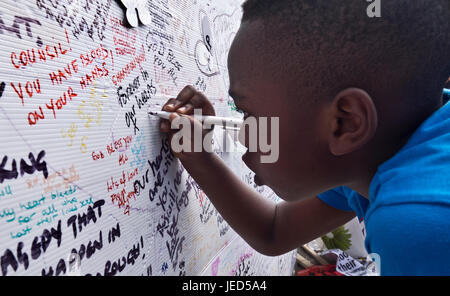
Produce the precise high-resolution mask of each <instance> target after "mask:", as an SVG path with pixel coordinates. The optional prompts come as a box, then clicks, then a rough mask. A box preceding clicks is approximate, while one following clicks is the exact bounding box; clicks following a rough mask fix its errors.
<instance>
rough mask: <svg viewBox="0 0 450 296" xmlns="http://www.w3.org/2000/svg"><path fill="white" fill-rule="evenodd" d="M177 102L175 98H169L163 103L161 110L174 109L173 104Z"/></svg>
mask: <svg viewBox="0 0 450 296" xmlns="http://www.w3.org/2000/svg"><path fill="white" fill-rule="evenodd" d="M176 103H177V100H176V99H169V100H168V101H167V102H166V103H165V104H164V106H163V107H162V110H163V111H168V112H171V111H175V110H174V109H175V104H176Z"/></svg>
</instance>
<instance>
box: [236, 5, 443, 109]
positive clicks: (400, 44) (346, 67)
mask: <svg viewBox="0 0 450 296" xmlns="http://www.w3.org/2000/svg"><path fill="white" fill-rule="evenodd" d="M369 5H370V2H367V1H365V0H345V1H342V0H247V1H246V2H245V3H244V4H243V18H242V21H243V22H251V21H255V20H262V23H263V24H264V28H265V29H264V30H265V31H266V34H265V35H266V36H270V39H272V40H273V41H275V43H273V44H280V45H279V46H281V47H282V48H278V49H276V50H274V52H275V51H276V52H284V53H285V55H290V56H291V64H292V59H294V60H295V56H296V55H299V54H298V53H299V52H301V51H309V52H314V56H315V59H316V60H311V61H308V62H305V60H299V61H298V62H299V63H301V64H302V65H304V67H302V71H305V70H306V71H308V72H310V73H311V79H317V80H318V79H320V81H321V82H322V83H323V84H326V85H328V86H330V88H333V90H334V91H339V90H340V89H343V88H345V87H349V86H357V87H362V88H364V89H366V90H368V91H371V90H372V89H374V88H378V89H380V86H381V88H383V87H384V88H386V89H387V88H389V87H392V85H395V84H396V83H397V85H400V86H402V87H403V88H405V89H410V90H411V94H414V95H415V96H416V97H417V99H418V100H419V101H421V102H418V103H417V105H418V107H419V105H423V104H426V100H425V102H424V100H423V98H424V97H430V96H435V94H436V91H437V90H438V89H440V90H442V87H443V86H444V83H445V81H446V80H447V78H448V77H449V75H450V29H449V19H450V1H449V0H433V1H430V0H381V8H382V9H381V17H380V18H377V17H374V18H370V17H369V16H368V15H367V9H368V6H369ZM279 30H281V31H279ZM266 38H267V37H266ZM319 59H322V60H319ZM308 63H309V66H308V65H306V64H308ZM321 63H326V64H327V65H329V67H328V69H324V70H323V71H320V73H316V74H313V72H314V70H313V68H315V67H316V66H317V65H318V64H321ZM286 66H287V65H285V66H284V67H280V68H283V69H288V67H286ZM297 68H299V67H297ZM291 70H292V71H295V67H294V68H292V69H291ZM283 72H284V73H285V72H286V70H283ZM399 73H400V74H399ZM405 74H406V77H407V78H405V80H408V81H401V78H399V77H401V76H402V75H405ZM317 75H320V77H317ZM409 75H411V76H409ZM414 75H415V76H414ZM411 77H415V78H411ZM375 85H376V87H375ZM399 93H404V92H403V91H402V90H399ZM330 95H331V93H330ZM405 95H409V94H405Z"/></svg>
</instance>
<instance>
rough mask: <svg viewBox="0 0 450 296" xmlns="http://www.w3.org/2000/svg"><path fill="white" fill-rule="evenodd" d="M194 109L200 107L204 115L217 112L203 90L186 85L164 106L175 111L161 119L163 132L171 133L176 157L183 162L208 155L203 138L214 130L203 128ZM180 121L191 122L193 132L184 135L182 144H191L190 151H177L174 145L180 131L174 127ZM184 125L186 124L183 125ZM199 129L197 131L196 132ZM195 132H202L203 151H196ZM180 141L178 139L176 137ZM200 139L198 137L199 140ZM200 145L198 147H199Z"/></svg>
mask: <svg viewBox="0 0 450 296" xmlns="http://www.w3.org/2000/svg"><path fill="white" fill-rule="evenodd" d="M194 109H200V110H201V111H202V115H203V116H215V115H216V113H215V111H214V107H213V106H212V104H211V102H210V101H209V100H208V99H207V98H206V96H205V95H203V94H202V93H201V92H199V91H197V90H196V89H195V88H194V87H193V86H190V85H188V86H186V87H185V88H183V90H182V91H181V92H180V93H179V94H178V96H177V98H176V99H170V100H168V101H167V103H166V104H164V106H163V107H162V110H163V111H167V112H175V113H174V114H172V115H171V116H170V118H169V120H167V119H161V124H160V130H161V132H163V133H168V134H169V143H170V146H171V148H172V152H173V154H174V155H175V157H177V158H179V159H180V160H181V161H182V162H185V161H191V160H192V161H196V160H200V159H201V158H203V157H205V156H207V155H208V154H209V153H208V151H206V150H205V147H204V146H203V139H204V137H205V136H206V135H207V134H208V133H209V132H211V131H212V129H213V127H211V128H210V129H207V130H206V129H203V126H202V123H201V122H200V121H199V120H197V119H195V118H194V116H193V115H194ZM180 117H184V118H185V119H184V121H181V120H180V119H181V118H180ZM177 121H178V122H183V124H184V123H187V122H189V123H190V126H191V133H190V138H186V137H183V138H182V139H181V141H180V142H179V143H180V144H182V145H183V147H186V146H190V150H189V151H184V150H183V151H181V152H176V151H174V150H176V149H174V147H173V146H172V139H173V137H174V135H175V134H176V133H178V132H179V129H176V128H174V125H176V123H177ZM183 127H184V126H183ZM196 131H197V132H196ZM195 134H201V135H202V139H201V143H202V146H201V152H194V151H195V150H194V148H195V147H194V135H195ZM176 140H177V141H178V139H176ZM186 140H187V141H189V144H188V143H185V142H184V141H186ZM198 141H199V140H198V139H197V142H198ZM198 148H199V147H197V149H198Z"/></svg>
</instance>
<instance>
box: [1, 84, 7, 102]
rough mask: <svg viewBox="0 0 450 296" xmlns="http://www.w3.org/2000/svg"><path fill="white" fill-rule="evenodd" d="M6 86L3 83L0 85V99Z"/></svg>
mask: <svg viewBox="0 0 450 296" xmlns="http://www.w3.org/2000/svg"><path fill="white" fill-rule="evenodd" d="M5 86H6V84H5V83H4V82H2V83H0V98H1V97H2V95H3V91H4V90H5Z"/></svg>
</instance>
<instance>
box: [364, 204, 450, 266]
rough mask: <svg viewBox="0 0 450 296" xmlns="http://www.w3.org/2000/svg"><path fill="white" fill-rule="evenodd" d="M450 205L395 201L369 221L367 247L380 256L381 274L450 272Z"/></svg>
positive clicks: (373, 214) (367, 225)
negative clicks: (396, 202) (395, 202)
mask: <svg viewBox="0 0 450 296" xmlns="http://www.w3.org/2000/svg"><path fill="white" fill-rule="evenodd" d="M448 217H450V208H449V207H448V205H444V204H438V203H436V204H421V203H412V204H404V203H403V204H402V203H399V204H395V205H386V206H382V207H379V208H377V209H375V210H374V211H373V212H372V214H371V215H370V216H368V217H367V220H366V229H367V238H366V247H367V249H368V251H369V252H371V253H376V254H378V255H379V259H380V264H381V266H380V268H381V275H450V248H449V246H450V232H449V229H450V220H449V219H448Z"/></svg>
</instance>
